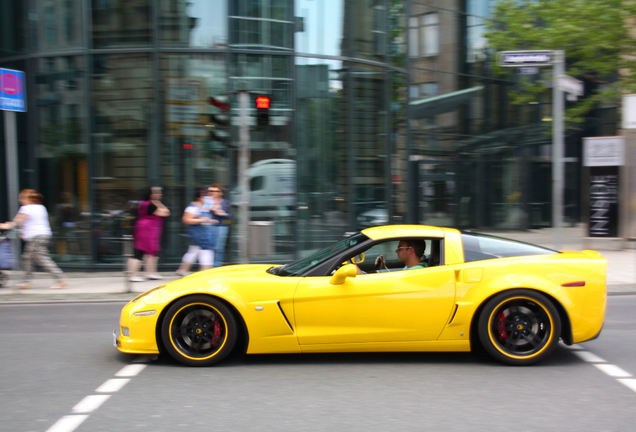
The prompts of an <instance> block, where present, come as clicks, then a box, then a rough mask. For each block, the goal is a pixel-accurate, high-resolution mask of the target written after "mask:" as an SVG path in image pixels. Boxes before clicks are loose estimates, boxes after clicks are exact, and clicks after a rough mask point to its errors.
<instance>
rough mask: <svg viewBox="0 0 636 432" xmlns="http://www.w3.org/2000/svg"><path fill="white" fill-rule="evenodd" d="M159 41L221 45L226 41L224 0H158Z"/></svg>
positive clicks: (183, 45)
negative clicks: (185, 0) (159, 16)
mask: <svg viewBox="0 0 636 432" xmlns="http://www.w3.org/2000/svg"><path fill="white" fill-rule="evenodd" d="M159 4H160V8H161V9H160V15H161V18H160V25H161V28H160V31H161V43H162V45H167V46H180V47H197V48H222V47H225V46H226V45H227V19H228V18H227V0H192V1H188V2H184V1H183V0H161V1H160V3H159Z"/></svg>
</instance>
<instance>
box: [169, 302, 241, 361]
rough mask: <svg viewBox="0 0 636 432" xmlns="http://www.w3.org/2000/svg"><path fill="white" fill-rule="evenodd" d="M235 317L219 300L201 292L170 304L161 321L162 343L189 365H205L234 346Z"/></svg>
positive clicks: (225, 355)
mask: <svg viewBox="0 0 636 432" xmlns="http://www.w3.org/2000/svg"><path fill="white" fill-rule="evenodd" d="M237 332H238V326H237V324H236V318H235V317H234V315H233V314H232V312H231V311H230V310H229V308H228V307H227V306H226V305H225V304H224V303H223V302H221V301H219V300H217V299H215V298H213V297H208V296H204V295H194V296H189V297H184V298H182V299H181V300H179V301H177V302H175V303H174V304H172V305H171V306H170V307H169V308H168V310H167V311H166V314H165V316H164V319H163V322H162V324H161V338H162V341H163V346H164V347H165V349H166V351H167V352H168V354H170V356H171V357H172V358H174V359H175V360H177V361H178V362H180V363H183V364H185V365H188V366H208V365H211V364H214V363H217V362H219V361H221V360H223V359H224V358H225V357H227V355H228V354H230V352H232V350H233V349H234V345H235V344H236V339H237Z"/></svg>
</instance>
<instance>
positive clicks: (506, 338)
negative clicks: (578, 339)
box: [478, 289, 561, 365]
mask: <svg viewBox="0 0 636 432" xmlns="http://www.w3.org/2000/svg"><path fill="white" fill-rule="evenodd" d="M478 333H479V340H480V342H481V344H482V346H483V348H484V349H485V351H486V352H487V353H488V354H489V355H490V356H491V357H493V358H494V359H496V360H499V361H501V362H503V363H507V364H510V365H529V364H533V363H536V362H538V361H540V360H541V359H543V358H545V357H546V356H547V355H548V354H549V353H550V352H551V351H552V350H553V349H554V347H555V346H556V345H557V343H558V341H559V336H560V335H561V319H560V316H559V313H558V311H557V310H556V308H555V307H554V305H553V304H552V302H551V301H550V300H548V299H547V298H546V297H545V296H544V295H542V294H540V293H538V292H536V291H531V290H523V289H518V290H510V291H504V292H502V293H500V294H498V295H496V296H495V297H493V298H492V299H491V300H490V301H489V302H488V303H487V304H486V306H485V307H484V309H483V310H482V313H481V315H480V317H479V323H478Z"/></svg>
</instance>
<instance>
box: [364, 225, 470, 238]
mask: <svg viewBox="0 0 636 432" xmlns="http://www.w3.org/2000/svg"><path fill="white" fill-rule="evenodd" d="M448 232H453V233H457V234H458V233H459V231H458V230H456V229H454V228H442V227H435V226H430V225H382V226H375V227H371V228H366V229H363V230H362V234H364V235H366V236H367V237H369V238H370V239H371V240H381V239H385V238H393V237H439V238H441V237H444V235H445V234H446V233H448Z"/></svg>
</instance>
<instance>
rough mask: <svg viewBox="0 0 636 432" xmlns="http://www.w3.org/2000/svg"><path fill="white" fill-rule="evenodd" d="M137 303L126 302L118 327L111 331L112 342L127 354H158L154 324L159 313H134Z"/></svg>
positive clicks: (137, 306)
mask: <svg viewBox="0 0 636 432" xmlns="http://www.w3.org/2000/svg"><path fill="white" fill-rule="evenodd" d="M139 306H140V305H139V304H135V303H133V302H130V303H128V304H127V305H126V306H124V308H123V309H122V311H121V316H120V318H119V328H118V329H116V330H114V331H113V344H114V345H115V347H116V348H117V349H118V350H119V351H121V352H124V353H128V354H158V353H159V348H158V346H157V337H156V331H155V329H156V326H157V319H158V315H159V313H158V312H156V313H154V314H153V315H136V314H135V313H139Z"/></svg>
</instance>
